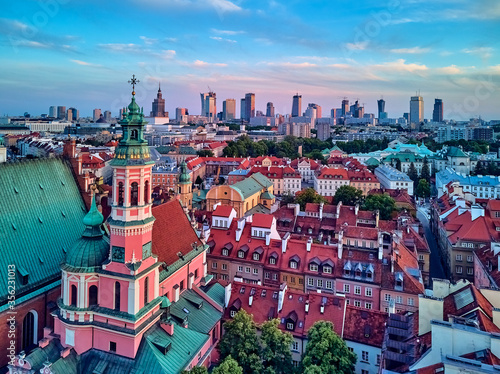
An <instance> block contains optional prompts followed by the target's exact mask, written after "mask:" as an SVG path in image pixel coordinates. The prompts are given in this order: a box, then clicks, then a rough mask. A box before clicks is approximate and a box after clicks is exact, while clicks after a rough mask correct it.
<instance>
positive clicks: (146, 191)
mask: <svg viewBox="0 0 500 374" xmlns="http://www.w3.org/2000/svg"><path fill="white" fill-rule="evenodd" d="M149 195H150V193H149V181H146V182H145V183H144V204H149Z"/></svg>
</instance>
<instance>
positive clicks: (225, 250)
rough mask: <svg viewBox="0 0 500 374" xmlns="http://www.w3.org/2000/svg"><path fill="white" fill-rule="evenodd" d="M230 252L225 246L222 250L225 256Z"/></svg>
mask: <svg viewBox="0 0 500 374" xmlns="http://www.w3.org/2000/svg"><path fill="white" fill-rule="evenodd" d="M228 254H229V251H228V250H227V248H224V249H223V250H222V255H223V256H227V255H228Z"/></svg>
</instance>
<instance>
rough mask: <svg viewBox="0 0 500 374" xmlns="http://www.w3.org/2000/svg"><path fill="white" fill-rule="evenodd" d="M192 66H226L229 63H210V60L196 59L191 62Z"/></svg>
mask: <svg viewBox="0 0 500 374" xmlns="http://www.w3.org/2000/svg"><path fill="white" fill-rule="evenodd" d="M191 66H193V67H195V68H205V67H210V66H214V67H226V66H227V64H222V63H210V62H206V61H201V60H195V61H193V63H192V64H191Z"/></svg>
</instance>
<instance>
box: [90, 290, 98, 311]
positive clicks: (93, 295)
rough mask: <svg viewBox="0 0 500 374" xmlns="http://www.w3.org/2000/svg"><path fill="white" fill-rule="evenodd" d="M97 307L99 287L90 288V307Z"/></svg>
mask: <svg viewBox="0 0 500 374" xmlns="http://www.w3.org/2000/svg"><path fill="white" fill-rule="evenodd" d="M93 305H97V286H90V287H89V306H93Z"/></svg>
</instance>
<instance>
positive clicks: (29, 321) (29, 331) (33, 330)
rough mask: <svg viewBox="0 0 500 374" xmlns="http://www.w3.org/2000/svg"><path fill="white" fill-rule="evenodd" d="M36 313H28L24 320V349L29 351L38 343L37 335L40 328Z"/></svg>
mask: <svg viewBox="0 0 500 374" xmlns="http://www.w3.org/2000/svg"><path fill="white" fill-rule="evenodd" d="M35 313H36V312H34V311H33V312H31V311H30V312H28V314H26V316H25V317H24V319H23V340H22V343H23V344H22V349H23V350H28V349H30V348H31V347H32V346H33V345H34V344H36V343H37V341H36V335H37V328H38V321H37V320H36V318H35Z"/></svg>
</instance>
